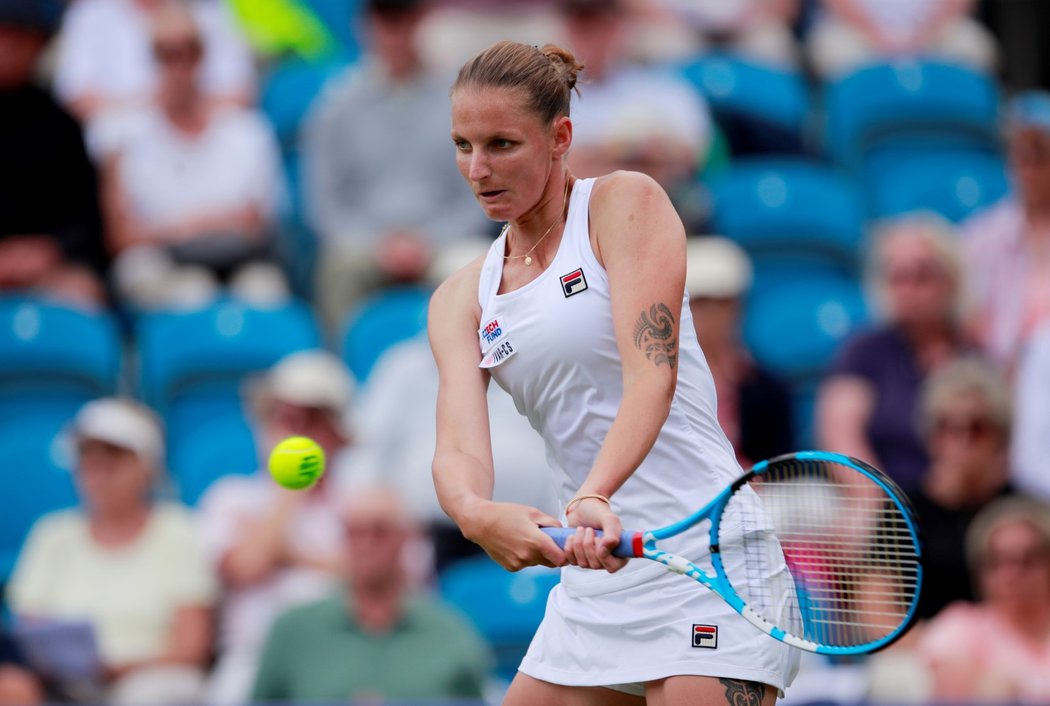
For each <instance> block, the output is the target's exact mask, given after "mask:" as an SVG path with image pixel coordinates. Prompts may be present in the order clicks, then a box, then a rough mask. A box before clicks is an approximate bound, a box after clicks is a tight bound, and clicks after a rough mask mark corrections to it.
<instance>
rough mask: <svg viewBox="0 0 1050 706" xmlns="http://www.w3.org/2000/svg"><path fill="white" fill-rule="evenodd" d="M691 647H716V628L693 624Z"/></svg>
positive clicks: (715, 626)
mask: <svg viewBox="0 0 1050 706" xmlns="http://www.w3.org/2000/svg"><path fill="white" fill-rule="evenodd" d="M693 647H707V648H708V649H712V650H713V649H715V648H716V647H718V626H717V625H697V624H695V623H694V624H693Z"/></svg>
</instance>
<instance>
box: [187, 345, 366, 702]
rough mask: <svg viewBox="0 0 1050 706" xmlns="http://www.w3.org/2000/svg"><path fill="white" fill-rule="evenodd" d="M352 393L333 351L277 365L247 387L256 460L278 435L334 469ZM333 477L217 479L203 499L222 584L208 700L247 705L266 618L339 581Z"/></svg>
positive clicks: (347, 436)
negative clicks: (295, 487) (318, 452)
mask: <svg viewBox="0 0 1050 706" xmlns="http://www.w3.org/2000/svg"><path fill="white" fill-rule="evenodd" d="M353 394H354V383H353V379H352V378H351V376H350V371H349V370H347V368H346V366H345V365H344V364H343V363H342V361H341V360H339V358H337V357H336V356H335V355H333V354H332V353H329V352H327V351H321V350H310V351H301V352H298V353H293V354H291V355H289V356H287V357H286V358H284V359H282V360H281V361H279V362H278V363H277V364H276V365H274V366H273V367H272V368H271V369H270V370H269V371H267V372H266V373H265V374H264V375H263V376H262V377H261V378H260V379H259V380H257V381H255V382H254V384H252V385H250V386H249V387H248V389H247V397H248V402H249V406H250V408H251V409H252V412H253V415H254V418H255V434H256V439H257V445H258V449H259V458H262V459H265V458H268V457H269V454H270V451H271V449H272V448H273V447H274V445H276V444H277V443H278V442H280V441H281V440H282V439H285V438H287V437H289V436H308V437H310V438H311V439H313V440H314V441H316V442H317V443H318V444H320V445H321V447H322V448H324V450H325V455H326V456H327V458H328V466H329V468H332V467H333V466H334V465H335V464H336V463H337V458H338V456H339V455H340V454H341V453H342V452H344V451H345V450H347V449H348V448H349V446H350V442H351V429H350V424H349V415H348V410H349V408H350V404H351V400H352V397H353ZM333 475H334V474H333V473H331V472H329V473H328V474H326V475H324V476H322V478H321V480H320V481H319V482H318V483H317V484H316V485H315V486H313V487H312V488H311V489H309V490H305V491H291V490H285V489H283V488H281V487H280V486H278V485H277V484H276V483H275V482H274V481H273V480H272V479H271V478H270V475H269V473H268V472H267V471H266V470H265V469H261V470H260V471H259V472H258V473H256V474H254V475H250V476H239V475H238V476H229V477H226V478H221V479H219V480H218V481H216V482H215V483H214V484H213V485H212V486H211V487H210V488H209V489H208V491H207V492H206V493H205V495H204V497H203V498H202V499H201V503H200V505H199V507H198V510H199V513H200V520H201V529H202V533H203V535H204V540H205V544H206V549H207V552H208V554H209V557H210V559H211V561H212V564H213V566H214V567H215V569H216V571H217V572H218V574H219V577H220V579H221V581H222V584H223V588H224V596H223V605H222V612H221V614H220V620H219V638H218V649H219V654H218V661H217V663H216V665H215V669H214V670H213V674H212V678H211V680H210V683H209V687H208V702H209V703H211V704H215V705H216V706H222V705H223V704H238V703H245V702H247V701H248V699H249V698H250V696H251V687H252V683H253V682H254V679H255V671H256V663H257V661H258V659H259V653H260V651H261V649H262V647H263V645H264V643H265V640H266V635H267V633H268V632H269V629H270V623H271V622H272V621H273V619H274V618H275V617H276V616H277V615H279V614H280V613H282V612H283V611H284V610H286V609H287V608H289V607H291V606H293V605H298V604H300V603H303V602H307V601H312V600H316V599H318V598H320V597H322V596H324V595H326V594H327V593H328V592H329V591H330V590H332V588H333V586H336V585H337V584H338V580H339V577H340V573H341V571H342V561H343V557H344V556H345V553H344V552H343V526H342V521H341V519H340V514H339V506H338V502H339V501H338V498H337V493H336V489H335V483H333V482H332V476H333Z"/></svg>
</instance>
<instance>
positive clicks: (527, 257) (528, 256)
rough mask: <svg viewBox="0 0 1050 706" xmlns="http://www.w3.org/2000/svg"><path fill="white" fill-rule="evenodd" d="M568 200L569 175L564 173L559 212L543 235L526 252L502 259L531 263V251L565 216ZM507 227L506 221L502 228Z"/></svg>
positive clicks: (508, 225)
mask: <svg viewBox="0 0 1050 706" xmlns="http://www.w3.org/2000/svg"><path fill="white" fill-rule="evenodd" d="M568 202H569V177H568V175H566V176H565V194H564V195H563V196H562V199H561V213H559V214H558V217H557V218H555V219H554V222H553V223H551V224H550V227H549V228H547V230H545V231H544V232H543V235H541V236H540V239H539V240H537V241H536V242H535V243H534V244H533V246H532V247H531V248H529V251H528V252H527V253H525V254H524V255H504V256H503V259H504V260H522V259H524V260H525V265H526V266H528V265H531V264H532V253H533V251H534V250H536V248H538V247H539V246H540V243H542V242H543V239H544V238H546V237H547V236H548V235H550V233H551V231H552V230H554V226H556V225H558V223H560V222H561V219H562V218H563V217H564V216H565V204H566V203H568ZM509 229H510V223H508V224H507V225H505V226H503V230H504V231H507V230H509ZM507 243H508V245H509V244H510V236H509V235H508V236H507Z"/></svg>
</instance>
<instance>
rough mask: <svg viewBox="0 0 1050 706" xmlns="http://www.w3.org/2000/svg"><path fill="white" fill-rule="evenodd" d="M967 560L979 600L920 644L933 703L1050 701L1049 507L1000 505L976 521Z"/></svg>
mask: <svg viewBox="0 0 1050 706" xmlns="http://www.w3.org/2000/svg"><path fill="white" fill-rule="evenodd" d="M966 554H967V559H968V561H969V563H970V569H971V571H972V573H973V576H974V580H975V582H976V584H977V589H978V592H979V593H980V595H981V600H980V601H979V602H977V603H965V602H964V603H957V604H955V605H953V606H950V607H949V608H947V609H946V610H945V611H944V612H943V613H941V614H940V615H939V616H937V617H936V618H935V619H934V620H932V621H931V622H930V623H929V625H928V626H927V628H926V630H925V632H924V633H923V635H922V639H921V641H920V644H919V653H920V655H921V656H922V658H923V659H924V660H925V661H926V662H927V663H928V665H929V667H930V669H931V671H932V673H933V677H934V694H933V696H934V698H935V699H940V700H942V701H949V700H951V701H961V700H967V701H971V702H973V701H979V702H985V703H1008V702H1010V703H1046V702H1047V701H1050V507H1048V506H1046V505H1045V504H1043V503H1040V502H1037V501H1035V500H1033V499H1030V498H1023V497H1018V498H1004V499H1001V500H998V501H996V502H995V503H993V504H992V505H989V506H988V507H987V508H985V509H984V510H983V511H982V512H981V513H980V514H979V515H978V516H977V517H976V518H975V519H974V521H973V524H972V526H971V527H970V530H969V531H968V532H967V534H966Z"/></svg>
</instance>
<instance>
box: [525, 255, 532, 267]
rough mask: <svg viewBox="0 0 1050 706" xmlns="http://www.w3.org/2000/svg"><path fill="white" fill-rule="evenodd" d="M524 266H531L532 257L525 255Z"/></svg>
mask: <svg viewBox="0 0 1050 706" xmlns="http://www.w3.org/2000/svg"><path fill="white" fill-rule="evenodd" d="M525 264H526V265H531V264H532V255H526V256H525Z"/></svg>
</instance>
